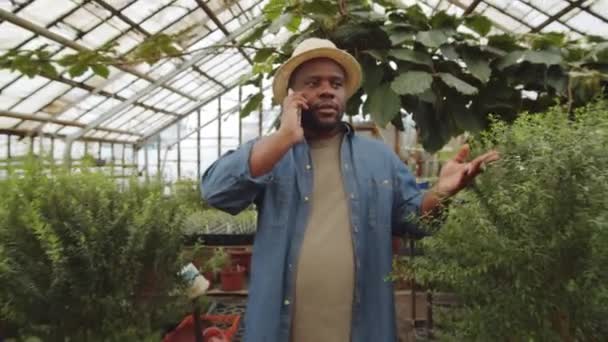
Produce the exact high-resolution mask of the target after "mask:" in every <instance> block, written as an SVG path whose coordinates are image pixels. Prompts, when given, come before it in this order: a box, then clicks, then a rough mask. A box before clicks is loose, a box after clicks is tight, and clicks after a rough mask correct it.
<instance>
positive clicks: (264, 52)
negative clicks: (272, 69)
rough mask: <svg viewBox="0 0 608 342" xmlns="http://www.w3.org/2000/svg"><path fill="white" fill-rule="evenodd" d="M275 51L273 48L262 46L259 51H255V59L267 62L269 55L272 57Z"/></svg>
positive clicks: (257, 61)
mask: <svg viewBox="0 0 608 342" xmlns="http://www.w3.org/2000/svg"><path fill="white" fill-rule="evenodd" d="M273 52H274V49H273V48H261V49H259V50H258V52H256V53H255V56H254V57H253V61H254V62H256V63H262V62H265V61H266V59H268V57H270V55H272V53H273Z"/></svg>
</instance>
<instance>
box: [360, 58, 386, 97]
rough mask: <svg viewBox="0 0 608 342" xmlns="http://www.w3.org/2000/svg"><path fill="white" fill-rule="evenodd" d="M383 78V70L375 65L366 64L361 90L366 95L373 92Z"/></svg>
mask: <svg viewBox="0 0 608 342" xmlns="http://www.w3.org/2000/svg"><path fill="white" fill-rule="evenodd" d="M383 77H384V68H383V67H382V66H381V65H377V64H366V65H364V69H363V89H365V91H366V92H367V93H370V92H371V91H372V90H374V89H375V88H376V87H377V86H378V85H380V82H382V78H383Z"/></svg>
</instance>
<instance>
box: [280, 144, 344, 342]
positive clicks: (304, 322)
mask: <svg viewBox="0 0 608 342" xmlns="http://www.w3.org/2000/svg"><path fill="white" fill-rule="evenodd" d="M342 138H343V134H339V135H337V136H335V137H333V138H330V139H327V140H321V141H312V142H310V143H309V144H310V148H311V149H310V153H311V158H312V162H313V171H314V173H313V175H314V178H313V179H314V185H313V193H312V198H311V201H312V203H311V205H312V208H311V209H312V210H311V213H310V217H309V218H308V224H307V226H306V232H305V234H304V240H303V242H302V247H301V250H300V256H299V259H298V264H297V269H296V272H297V273H296V291H295V294H296V295H295V301H294V305H295V306H294V316H293V324H292V341H293V342H310V341H315V342H316V341H332V342H342V341H344V342H346V341H349V340H350V329H351V317H352V301H353V291H354V252H353V242H352V235H351V224H350V215H349V206H348V201H347V197H346V192H345V190H344V185H343V182H342V174H341V168H340V144H341V142H342Z"/></svg>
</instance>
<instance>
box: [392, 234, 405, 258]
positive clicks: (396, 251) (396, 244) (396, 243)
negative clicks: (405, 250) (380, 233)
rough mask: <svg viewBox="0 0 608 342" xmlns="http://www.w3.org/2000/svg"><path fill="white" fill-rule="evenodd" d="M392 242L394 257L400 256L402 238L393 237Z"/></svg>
mask: <svg viewBox="0 0 608 342" xmlns="http://www.w3.org/2000/svg"><path fill="white" fill-rule="evenodd" d="M391 242H392V249H393V255H397V254H399V250H400V249H401V242H402V240H401V238H399V237H393V239H392V241H391Z"/></svg>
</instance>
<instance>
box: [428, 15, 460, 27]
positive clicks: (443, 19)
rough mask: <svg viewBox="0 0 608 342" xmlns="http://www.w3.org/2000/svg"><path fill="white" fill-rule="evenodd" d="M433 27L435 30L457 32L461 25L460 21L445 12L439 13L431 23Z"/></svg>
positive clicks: (432, 18)
mask: <svg viewBox="0 0 608 342" xmlns="http://www.w3.org/2000/svg"><path fill="white" fill-rule="evenodd" d="M430 24H431V27H432V28H434V29H445V28H447V29H453V30H455V29H456V28H457V27H458V26H459V25H460V19H458V18H457V17H455V16H451V15H449V14H447V13H446V12H445V11H439V12H437V14H435V15H434V16H433V17H431V21H430Z"/></svg>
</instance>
